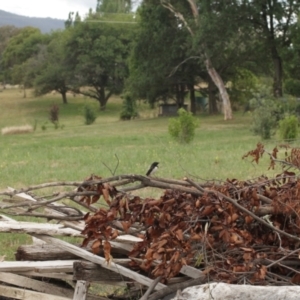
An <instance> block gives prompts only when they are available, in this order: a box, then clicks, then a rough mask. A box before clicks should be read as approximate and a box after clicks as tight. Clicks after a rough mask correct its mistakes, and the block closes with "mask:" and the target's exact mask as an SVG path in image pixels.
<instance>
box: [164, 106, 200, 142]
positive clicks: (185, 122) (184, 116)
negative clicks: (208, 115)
mask: <svg viewBox="0 0 300 300" xmlns="http://www.w3.org/2000/svg"><path fill="white" fill-rule="evenodd" d="M177 113H178V117H177V118H171V119H170V120H169V133H170V135H171V137H172V138H173V139H175V140H176V141H178V142H180V143H190V142H191V141H192V140H193V139H194V136H195V129H196V128H197V127H198V120H197V119H196V118H194V117H193V115H192V114H191V113H190V112H187V111H186V110H185V109H183V108H180V109H179V110H178V112H177Z"/></svg>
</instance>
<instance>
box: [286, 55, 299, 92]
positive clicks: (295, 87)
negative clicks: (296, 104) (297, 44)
mask: <svg viewBox="0 0 300 300" xmlns="http://www.w3.org/2000/svg"><path fill="white" fill-rule="evenodd" d="M299 61H300V60H299ZM284 88H285V92H286V93H288V94H290V95H292V96H295V97H300V78H299V79H294V78H288V79H287V80H285V82H284Z"/></svg>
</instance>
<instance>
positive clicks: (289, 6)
mask: <svg viewBox="0 0 300 300" xmlns="http://www.w3.org/2000/svg"><path fill="white" fill-rule="evenodd" d="M239 2H240V1H239ZM238 5H239V7H240V12H241V16H242V21H243V22H245V21H248V22H249V23H251V24H252V26H253V27H254V28H255V29H256V32H257V34H258V36H259V37H260V41H261V42H263V43H264V44H265V48H266V49H268V52H269V55H270V57H271V59H272V61H273V93H274V96H282V82H283V64H284V62H283V60H282V52H283V50H285V49H286V48H288V47H289V46H290V45H291V37H290V31H291V30H290V29H291V27H292V26H293V24H295V23H296V21H297V18H298V15H299V13H300V1H299V0H242V1H241V3H238Z"/></svg>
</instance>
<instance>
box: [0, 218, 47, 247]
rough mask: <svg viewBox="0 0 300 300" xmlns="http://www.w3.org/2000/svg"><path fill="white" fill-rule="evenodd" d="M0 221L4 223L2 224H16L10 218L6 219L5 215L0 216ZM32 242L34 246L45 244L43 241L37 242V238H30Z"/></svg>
mask: <svg viewBox="0 0 300 300" xmlns="http://www.w3.org/2000/svg"><path fill="white" fill-rule="evenodd" d="M0 220H1V221H4V222H13V223H16V222H17V221H16V220H14V219H12V218H9V217H7V216H5V215H0ZM32 242H33V243H34V244H36V245H38V244H45V242H44V241H41V240H39V239H37V238H35V237H32Z"/></svg>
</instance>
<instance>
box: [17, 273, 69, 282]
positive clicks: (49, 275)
mask: <svg viewBox="0 0 300 300" xmlns="http://www.w3.org/2000/svg"><path fill="white" fill-rule="evenodd" d="M14 273H16V274H19V275H22V276H30V277H41V278H53V279H61V280H64V281H72V280H73V274H66V273H55V272H51V273H40V272H35V271H14Z"/></svg>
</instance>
